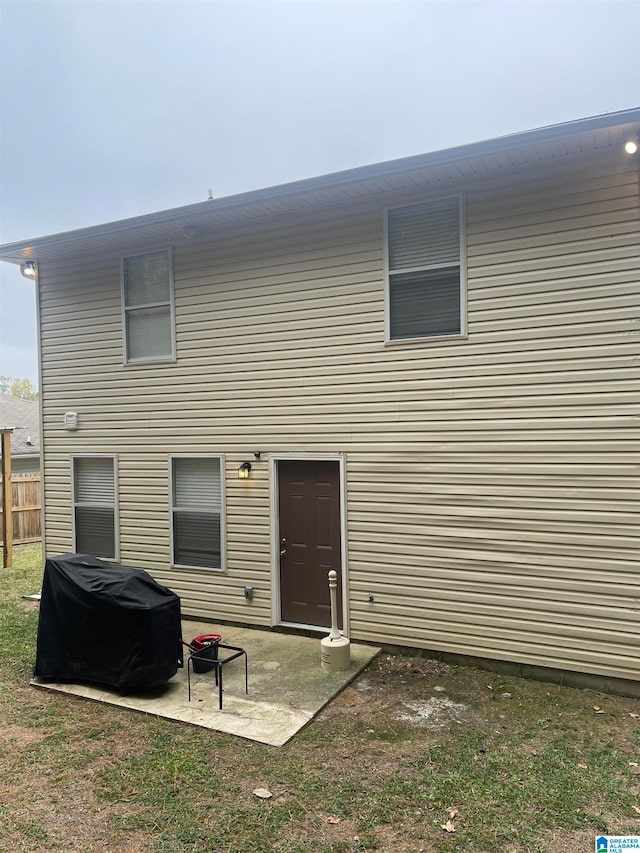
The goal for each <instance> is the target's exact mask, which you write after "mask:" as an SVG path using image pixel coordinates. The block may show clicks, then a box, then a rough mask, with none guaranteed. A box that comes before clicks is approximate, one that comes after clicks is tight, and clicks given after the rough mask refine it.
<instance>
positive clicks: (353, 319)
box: [40, 149, 640, 679]
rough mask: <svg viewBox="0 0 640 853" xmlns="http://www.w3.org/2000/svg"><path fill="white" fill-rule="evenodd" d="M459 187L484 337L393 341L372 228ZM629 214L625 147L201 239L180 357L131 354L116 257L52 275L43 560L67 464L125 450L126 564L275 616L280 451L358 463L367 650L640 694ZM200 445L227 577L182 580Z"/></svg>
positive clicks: (193, 249)
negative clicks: (189, 481) (184, 464)
mask: <svg viewBox="0 0 640 853" xmlns="http://www.w3.org/2000/svg"><path fill="white" fill-rule="evenodd" d="M458 192H464V193H465V197H466V229H467V264H468V266H467V287H468V337H467V339H462V340H450V341H446V342H443V341H437V342H436V341H433V342H402V343H399V342H395V343H393V344H392V345H388V346H385V345H384V269H383V210H384V208H385V207H388V206H391V205H399V204H409V203H411V202H417V201H421V200H423V199H429V198H432V197H437V196H446V195H450V194H452V193H458ZM638 199H639V195H638V175H637V169H636V167H635V166H634V163H633V160H632V159H630V158H626V159H624V158H623V156H622V155H621V154H620V153H619V152H618V150H617V149H611V150H610V151H604V152H589V153H584V154H578V153H576V154H575V155H571V156H566V157H564V158H562V157H560V158H557V159H556V160H554V161H550V162H547V163H545V164H544V165H537V166H534V165H529V166H527V165H523V166H519V167H512V168H508V167H507V168H502V169H501V170H500V171H496V172H494V173H491V174H489V175H482V176H481V175H478V176H475V177H472V178H466V179H465V180H464V182H456V181H454V180H444V179H443V180H442V182H441V185H438V186H437V187H435V188H434V187H430V188H429V189H428V190H425V191H419V190H412V191H402V192H399V191H396V190H394V189H393V183H390V188H389V191H388V192H387V193H384V194H381V195H380V196H379V197H375V198H371V199H369V200H358V201H348V200H346V201H345V204H344V205H334V206H332V207H327V208H326V209H323V208H318V209H317V210H309V211H306V212H300V213H298V214H297V215H295V216H280V217H274V218H272V219H270V220H267V221H265V220H256V221H255V222H254V223H250V224H239V225H232V224H230V225H227V226H224V227H222V228H220V230H219V231H218V232H216V233H215V234H212V235H202V236H200V237H198V238H197V239H185V240H184V241H182V242H180V243H176V244H174V246H173V252H174V263H175V268H174V274H175V313H176V356H177V361H176V363H175V364H171V365H167V364H158V365H154V364H145V365H126V366H124V365H123V363H122V321H121V303H120V278H119V276H120V272H119V270H120V257H111V256H106V255H105V256H92V257H86V258H82V257H77V258H67V259H65V260H64V261H60V262H56V263H55V264H54V263H51V264H46V265H42V266H41V281H40V301H41V318H42V320H41V323H42V332H41V334H42V349H43V357H44V366H43V408H44V447H45V451H44V453H45V455H44V467H45V477H46V484H47V486H46V488H47V497H46V519H47V548H48V551H49V553H55V552H61V551H66V550H69V549H70V548H71V545H72V543H71V525H70V519H71V502H70V466H69V457H70V454H71V453H105V452H109V453H114V454H116V455H117V457H118V478H119V483H118V494H119V519H120V530H119V540H120V561H121V562H122V563H124V564H126V565H132V566H142V567H144V568H146V569H148V570H149V571H151V572H152V573H153V574H154V576H155V577H157V578H158V580H160V581H161V582H162V583H166V584H167V585H169V586H171V587H172V588H173V589H174V590H175V591H176V592H178V593H179V594H180V596H181V597H182V606H183V612H185V613H188V614H192V615H195V616H200V617H204V618H212V619H226V620H230V621H238V622H243V623H248V624H256V625H269V624H271V600H272V564H271V560H272V547H273V543H272V528H271V523H272V518H271V512H272V509H271V506H270V483H269V464H268V459H269V455H270V454H294V455H295V454H299V455H301V456H304V455H305V454H322V453H326V454H333V455H335V454H338V453H343V454H345V459H346V490H347V507H346V509H347V512H346V515H347V533H348V537H347V553H348V584H349V616H350V623H349V632H350V636H351V637H352V638H353V639H365V640H371V641H374V642H388V643H398V644H401V645H409V646H416V647H423V648H429V649H436V650H443V651H450V652H459V653H464V654H471V655H480V656H483V657H490V658H497V659H508V660H514V661H519V662H524V663H534V664H538V665H541V666H551V667H561V668H565V669H570V670H578V671H588V672H593V673H598V674H604V675H611V676H617V677H622V678H633V679H639V678H640V660H639V659H638V655H637V649H638V640H639V639H640V630H639V627H638V608H639V604H638V602H639V601H640V577H639V576H638V575H639V571H640V568H639V548H638V545H639V542H638V530H639V526H638V521H639V520H640V519H639V509H638V507H639V503H638V471H639V468H638V462H639V461H640V459H639V455H640V454H639V448H640V444H639V443H638V438H639V437H640V436H639V429H638V424H639V420H638V415H639V414H640V405H639V404H640V399H639V398H640V391H639V389H640V381H639V380H640V325H639V323H638V317H639V314H638V280H639V273H640V268H639V267H640V263H639V250H638V247H639V241H640V215H639V210H638V204H639V202H638ZM148 248H154V247H153V246H151V247H147V246H140V247H136V249H135V250H136V251H146V250H147V249H148ZM160 248H161V247H160ZM131 251H132V250H131V247H130V246H129V247H127V248H126V250H123V254H131ZM69 410H73V411H77V412H78V414H79V419H80V429H79V430H78V431H77V432H75V433H72V432H65V430H64V429H63V426H62V417H63V414H64V412H65V411H69ZM254 450H260V451H262V459H261V460H260V461H257V462H256V461H255V460H254V459H253V451H254ZM200 453H202V454H205V455H206V454H223V455H224V459H225V471H226V483H225V494H226V519H225V520H223V524H225V535H226V545H227V568H226V571H225V572H224V573H219V572H210V571H207V570H203V569H200V570H188V569H172V568H171V567H170V563H169V560H170V506H169V457H170V455H172V454H192V455H198V454H200ZM245 459H249V460H251V461H252V462H253V470H252V476H251V479H250V480H248V481H239V480H238V479H237V476H236V472H237V468H238V466H239V464H240V463H241V462H242V461H243V460H245ZM245 586H253V587H254V590H255V595H254V599H253V601H251V602H248V601H246V600H245V599H244V596H243V590H244V587H245ZM369 594H373V596H374V601H373V602H370V601H369Z"/></svg>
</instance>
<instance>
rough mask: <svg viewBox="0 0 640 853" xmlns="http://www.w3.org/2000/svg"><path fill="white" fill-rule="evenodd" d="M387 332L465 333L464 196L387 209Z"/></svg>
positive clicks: (397, 336) (400, 335)
mask: <svg viewBox="0 0 640 853" xmlns="http://www.w3.org/2000/svg"><path fill="white" fill-rule="evenodd" d="M387 228H388V234H387V238H388V276H389V279H388V281H389V284H388V287H389V292H388V324H389V326H388V329H389V332H388V337H389V339H390V340H401V339H406V338H435V337H438V338H440V337H451V336H455V335H461V334H463V300H462V296H463V270H462V251H461V239H460V235H461V228H460V199H459V198H458V197H455V198H446V199H439V200H438V201H433V202H428V203H427V204H413V205H410V206H409V207H398V208H394V209H392V210H389V211H388V212H387Z"/></svg>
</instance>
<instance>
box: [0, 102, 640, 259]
mask: <svg viewBox="0 0 640 853" xmlns="http://www.w3.org/2000/svg"><path fill="white" fill-rule="evenodd" d="M635 123H640V107H635V108H633V109H629V110H622V111H619V112H615V113H605V114H604V115H599V116H593V117H590V118H584V119H578V120H575V121H570V122H564V123H562V124H555V125H549V126H547V127H542V128H537V129H535V130H526V131H522V132H519V133H513V134H510V135H507V136H501V137H497V138H495V139H489V140H485V141H481V142H473V143H469V144H467V145H459V146H456V147H454V148H445V149H441V150H439V151H433V152H429V153H427V154H415V155H412V156H410V157H402V158H400V159H398V160H387V161H384V162H382V163H375V164H371V165H367V166H358V167H356V168H354V169H347V170H344V171H341V172H332V173H330V174H327V175H321V176H319V177H315V178H305V179H304V180H300V181H292V182H290V183H286V184H279V185H277V186H274V187H265V188H262V189H258V190H250V191H248V192H244V193H238V194H237V195H231V196H225V197H223V198H220V199H208V200H206V201H201V202H196V203H195V204H189V205H184V206H181V207H174V208H169V209H167V210H161V211H158V212H155V213H147V214H143V215H141V216H134V217H130V218H128V219H120V220H116V221H113V222H107V223H103V224H100V225H92V226H89V227H86V228H78V229H75V230H72V231H63V232H60V233H57V234H50V235H46V236H43V237H37V238H35V239H32V240H19V241H17V242H14V243H6V244H5V245H3V246H0V259H1V260H5V261H8V262H10V263H20V262H22V261H24V260H25V259H26V258H27V257H28V255H27V254H25V252H29V253H31V252H34V250H35V249H36V248H37V247H43V248H44V247H45V246H47V245H51V244H54V243H63V242H74V241H77V240H82V239H83V238H89V237H99V236H106V235H112V234H116V233H118V232H126V231H132V230H135V229H136V228H144V227H145V226H153V225H158V224H162V223H163V222H170V221H172V220H176V219H185V218H187V219H188V218H189V217H191V216H198V215H199V214H202V213H205V212H213V211H224V210H228V209H232V208H237V207H244V206H247V207H248V206H249V205H251V204H260V203H263V202H268V201H275V200H277V199H280V198H284V197H287V196H295V195H303V194H304V193H307V192H309V193H310V192H314V191H319V190H323V189H331V188H333V187H336V188H337V187H340V186H343V185H345V184H354V183H357V182H359V181H365V180H371V179H375V178H384V177H386V176H388V175H394V174H398V173H402V172H411V171H417V170H419V169H425V168H429V167H433V166H441V165H444V164H446V163H452V162H455V161H460V160H466V159H471V158H473V157H486V156H490V155H492V154H498V153H502V152H504V151H508V150H510V149H511V150H512V149H515V148H519V147H523V146H528V145H535V144H537V143H540V142H545V141H549V140H552V139H558V138H561V137H563V136H567V137H569V136H573V135H575V134H578V133H584V132H588V131H596V130H602V129H606V128H614V127H624V126H625V125H632V124H635ZM33 256H34V257H35V252H34V255H33Z"/></svg>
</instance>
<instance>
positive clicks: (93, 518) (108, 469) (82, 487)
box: [71, 456, 117, 560]
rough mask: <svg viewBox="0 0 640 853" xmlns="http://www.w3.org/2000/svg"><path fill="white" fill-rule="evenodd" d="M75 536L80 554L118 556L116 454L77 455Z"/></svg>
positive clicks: (74, 480)
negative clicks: (114, 455)
mask: <svg viewBox="0 0 640 853" xmlns="http://www.w3.org/2000/svg"><path fill="white" fill-rule="evenodd" d="M71 465H72V478H73V514H74V538H75V543H74V547H75V551H76V553H77V554H91V555H92V556H93V557H102V558H103V559H108V560H114V559H116V557H117V533H116V473H115V471H116V461H115V457H113V456H74V457H72V460H71Z"/></svg>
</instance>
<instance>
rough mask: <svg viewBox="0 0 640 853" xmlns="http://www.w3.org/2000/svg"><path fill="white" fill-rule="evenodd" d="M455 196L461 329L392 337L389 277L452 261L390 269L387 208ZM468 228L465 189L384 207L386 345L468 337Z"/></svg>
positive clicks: (440, 265)
mask: <svg viewBox="0 0 640 853" xmlns="http://www.w3.org/2000/svg"><path fill="white" fill-rule="evenodd" d="M451 198H457V199H458V215H459V217H460V331H459V332H455V333H454V334H451V335H423V336H420V337H418V336H416V337H409V338H392V337H391V279H392V278H393V276H394V275H401V274H402V273H415V272H425V271H427V270H430V269H438V268H439V267H440V268H446V267H450V266H451V264H433V265H429V264H427V265H426V266H422V267H411V268H406V269H401V270H390V269H389V212H390V211H392V210H401V209H403V208H407V207H420V206H422V205H425V204H429V203H431V202H433V203H436V202H438V201H444V200H446V199H451ZM466 247H467V229H466V196H465V194H464V193H450V194H448V195H442V196H434V197H430V198H427V199H422V200H421V201H415V202H411V203H410V204H394V205H393V206H391V207H387V208H385V210H384V270H385V282H384V316H385V329H384V338H385V345H391V346H398V345H401V346H406V345H407V344H412V343H419V344H424V343H431V342H432V341H447V340H459V339H461V338H466V337H467V249H466Z"/></svg>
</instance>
